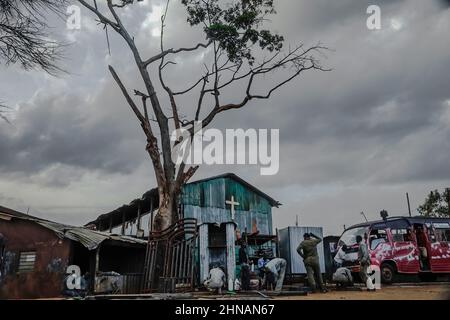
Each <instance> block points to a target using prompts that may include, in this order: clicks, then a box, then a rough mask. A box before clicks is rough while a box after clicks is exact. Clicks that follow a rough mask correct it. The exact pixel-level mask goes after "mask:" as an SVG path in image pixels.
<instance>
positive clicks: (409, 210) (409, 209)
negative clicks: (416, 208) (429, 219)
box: [406, 192, 412, 217]
mask: <svg viewBox="0 0 450 320" xmlns="http://www.w3.org/2000/svg"><path fill="white" fill-rule="evenodd" d="M406 201H407V202H408V212H409V216H410V217H412V215H411V204H410V203H409V194H408V192H407V193H406Z"/></svg>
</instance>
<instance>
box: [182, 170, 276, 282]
mask: <svg viewBox="0 0 450 320" xmlns="http://www.w3.org/2000/svg"><path fill="white" fill-rule="evenodd" d="M230 202H233V204H230ZM181 203H182V206H183V212H184V217H185V218H195V219H197V221H198V225H199V227H200V229H199V242H200V244H199V246H200V261H199V264H200V280H201V281H203V280H205V279H206V278H207V276H208V273H209V269H210V266H211V265H212V264H216V265H221V266H223V267H224V268H225V269H226V270H227V275H228V280H229V285H228V287H229V290H232V289H233V283H234V279H235V277H236V261H237V259H236V255H237V252H238V248H235V245H236V240H239V238H240V237H242V235H244V234H246V235H249V236H248V238H249V239H250V241H248V242H249V246H248V248H249V255H250V256H251V257H254V258H255V259H256V258H257V250H258V249H259V248H261V246H262V245H264V244H269V245H271V240H272V239H274V237H273V238H271V236H273V228H272V207H274V206H277V207H278V206H279V205H280V204H279V203H278V202H277V201H275V200H274V199H272V198H271V197H269V196H268V195H267V194H265V193H263V192H262V191H260V190H258V189H256V188H255V187H254V186H253V185H251V184H249V183H248V182H246V181H244V180H243V179H241V178H239V177H238V176H236V175H234V174H226V175H222V176H217V177H212V178H208V179H204V180H200V181H196V182H193V183H190V184H188V185H186V186H185V187H184V190H183V195H182V200H181ZM231 206H233V208H232V207H231ZM232 211H234V213H233V212H232Z"/></svg>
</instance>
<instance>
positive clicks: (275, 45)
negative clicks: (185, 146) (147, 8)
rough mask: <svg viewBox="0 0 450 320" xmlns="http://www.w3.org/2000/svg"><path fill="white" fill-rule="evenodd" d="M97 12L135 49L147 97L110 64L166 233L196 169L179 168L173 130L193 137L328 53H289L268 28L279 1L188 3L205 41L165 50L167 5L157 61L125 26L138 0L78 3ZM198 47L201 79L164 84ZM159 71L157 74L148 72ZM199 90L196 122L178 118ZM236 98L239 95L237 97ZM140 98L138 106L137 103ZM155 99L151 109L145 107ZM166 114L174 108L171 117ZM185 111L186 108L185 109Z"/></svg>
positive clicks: (301, 50)
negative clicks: (139, 135)
mask: <svg viewBox="0 0 450 320" xmlns="http://www.w3.org/2000/svg"><path fill="white" fill-rule="evenodd" d="M79 2H80V3H81V4H82V5H83V6H85V7H86V8H87V9H89V10H90V11H92V12H93V13H94V14H95V15H96V17H97V18H98V20H99V22H100V23H101V24H103V25H104V27H105V28H110V29H112V30H114V31H115V32H116V33H117V34H118V35H120V37H121V38H122V39H123V40H124V41H125V43H126V45H127V46H128V48H129V49H130V50H131V52H132V54H133V57H134V62H135V64H136V67H137V69H138V70H139V74H140V78H141V80H142V83H143V85H144V87H145V92H141V91H139V90H136V89H135V90H134V96H135V97H133V96H132V93H130V91H129V90H128V89H127V88H126V86H125V85H124V83H123V81H122V80H121V78H120V77H119V75H118V73H117V72H116V71H115V69H114V68H113V67H112V66H109V70H110V72H111V74H112V76H113V78H114V80H115V81H116V83H117V85H118V86H119V88H120V90H121V91H122V93H123V95H124V97H125V99H126V101H127V103H128V104H129V106H130V107H131V109H132V110H133V112H134V114H135V115H136V117H137V119H138V121H139V123H140V125H141V127H142V130H143V132H144V134H145V136H146V139H147V146H146V150H147V152H148V154H149V156H150V158H151V161H152V164H153V168H154V172H155V176H156V181H157V184H158V191H159V211H158V214H157V215H156V217H155V228H156V229H157V230H163V229H165V228H167V227H168V226H170V224H172V223H173V222H174V220H175V219H176V218H177V208H178V201H179V195H180V192H181V188H182V186H183V184H185V183H186V182H187V181H188V180H189V179H190V178H191V177H192V176H193V175H194V173H195V172H196V170H197V169H198V167H197V166H188V165H186V164H185V163H182V164H181V165H179V166H177V165H176V164H175V163H174V162H173V160H172V157H171V152H172V150H173V148H174V147H175V146H176V145H177V144H178V143H180V142H181V141H180V140H178V141H175V142H173V141H171V139H170V137H171V132H172V131H171V129H173V128H174V129H185V130H189V132H191V133H192V134H193V133H194V123H196V122H198V121H200V122H201V127H202V128H204V127H206V126H208V125H209V124H210V123H211V122H212V121H213V120H214V119H215V118H216V116H218V115H219V114H221V113H223V112H225V111H227V110H232V109H241V108H243V107H245V106H246V105H248V104H249V102H250V101H253V100H261V99H269V98H270V97H271V96H272V94H273V93H274V92H275V91H277V90H278V89H279V88H281V87H282V86H284V85H286V84H287V83H288V82H290V81H292V80H294V79H295V78H297V77H299V76H300V74H302V73H303V72H305V71H308V70H321V71H325V70H326V69H324V68H323V67H322V66H321V65H320V63H319V61H318V60H317V59H316V58H315V56H314V54H315V53H318V52H320V50H321V49H325V48H323V47H322V46H320V45H317V46H313V47H309V48H305V47H304V46H303V45H299V46H297V47H295V48H291V49H288V50H287V51H283V50H282V48H283V42H284V38H283V37H282V36H280V35H278V34H274V33H273V32H271V31H269V30H264V29H262V27H263V25H264V21H265V20H266V17H267V16H268V15H271V14H275V13H276V12H275V9H274V6H273V0H234V1H231V3H230V2H228V4H224V1H220V0H182V1H181V4H182V5H183V6H185V7H186V9H187V21H188V23H189V24H190V25H191V26H202V27H203V32H204V35H205V36H206V41H205V42H199V43H195V44H193V45H192V46H191V47H185V48H166V47H165V45H164V31H165V28H166V18H167V13H168V8H169V2H170V0H168V1H167V5H166V7H165V10H164V13H163V15H162V17H161V22H162V24H161V38H160V40H161V42H160V44H159V46H160V51H159V52H158V53H156V54H155V55H153V56H152V57H143V56H142V55H141V53H140V51H139V49H138V47H137V45H136V43H135V41H134V37H133V36H132V35H131V34H130V33H129V32H128V30H127V28H126V26H125V25H124V23H123V21H122V19H121V15H120V12H121V10H123V9H124V8H125V7H127V6H131V5H133V4H134V1H133V0H106V7H105V6H100V5H98V4H97V2H96V1H95V0H90V1H89V0H79ZM200 50H211V52H212V54H211V55H210V61H209V63H204V65H203V67H202V69H203V68H204V70H201V71H199V76H198V79H197V80H195V81H193V83H190V84H186V87H185V88H182V89H178V90H175V89H174V88H173V87H172V86H171V85H169V84H168V83H167V82H166V77H165V75H166V73H167V70H168V69H169V68H171V67H172V68H173V66H174V65H176V64H175V63H174V62H173V60H170V59H171V58H172V57H174V56H176V55H181V54H186V53H190V52H198V51H200ZM255 50H259V51H262V52H267V53H268V55H269V56H268V57H266V58H264V59H263V60H262V61H258V59H256V58H255V55H254V51H255ZM151 66H155V67H156V68H155V69H153V70H156V71H155V72H154V73H151V71H150V70H152V69H151V68H150V67H151ZM277 71H280V74H281V75H282V76H284V78H283V79H282V80H280V81H279V82H278V83H275V84H273V85H272V86H271V87H270V88H269V89H267V91H265V92H263V93H254V89H255V87H256V83H258V82H266V80H265V79H264V77H265V76H267V75H269V74H270V75H272V74H273V73H275V72H277ZM156 82H159V85H161V87H162V88H163V89H164V91H163V92H164V95H165V97H163V98H165V99H166V101H168V104H169V105H168V106H167V107H169V108H165V106H163V105H162V103H161V102H160V101H161V100H160V96H159V95H158V94H157V93H156V91H155V83H156ZM237 84H238V85H239V88H242V92H241V94H242V97H241V98H239V99H238V100H237V101H226V102H225V101H222V100H223V98H222V97H223V96H224V95H223V93H224V92H225V91H227V90H230V89H231V88H234V89H235V88H236V85H237ZM193 93H196V96H197V98H196V101H195V105H196V106H197V107H196V112H195V114H193V115H192V116H191V117H190V118H187V117H181V116H180V106H179V105H178V101H180V100H181V98H182V97H188V96H192V95H193ZM234 96H238V95H237V94H236V93H234ZM136 98H137V99H138V101H139V100H140V102H139V103H138V102H136V101H135V99H136ZM148 101H149V102H150V107H151V111H150V110H149V108H148V105H147V102H148ZM165 110H170V111H169V112H167V111H166V112H165ZM182 111H183V110H182Z"/></svg>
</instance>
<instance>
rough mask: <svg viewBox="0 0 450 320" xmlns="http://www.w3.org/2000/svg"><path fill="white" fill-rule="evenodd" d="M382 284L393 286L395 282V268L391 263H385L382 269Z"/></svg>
mask: <svg viewBox="0 0 450 320" xmlns="http://www.w3.org/2000/svg"><path fill="white" fill-rule="evenodd" d="M380 271H381V282H382V283H384V284H391V283H393V282H395V273H396V271H395V268H394V267H393V266H391V265H390V264H389V263H383V264H382V265H381V268H380Z"/></svg>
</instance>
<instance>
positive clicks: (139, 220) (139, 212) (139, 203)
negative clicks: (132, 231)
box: [136, 202, 141, 235]
mask: <svg viewBox="0 0 450 320" xmlns="http://www.w3.org/2000/svg"><path fill="white" fill-rule="evenodd" d="M140 229H141V202H138V212H137V227H136V235H138V232H139V230H140Z"/></svg>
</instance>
